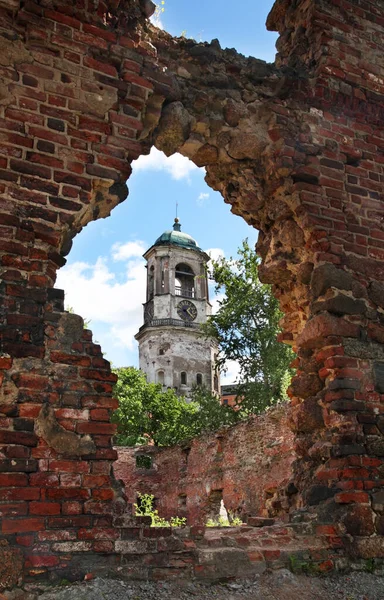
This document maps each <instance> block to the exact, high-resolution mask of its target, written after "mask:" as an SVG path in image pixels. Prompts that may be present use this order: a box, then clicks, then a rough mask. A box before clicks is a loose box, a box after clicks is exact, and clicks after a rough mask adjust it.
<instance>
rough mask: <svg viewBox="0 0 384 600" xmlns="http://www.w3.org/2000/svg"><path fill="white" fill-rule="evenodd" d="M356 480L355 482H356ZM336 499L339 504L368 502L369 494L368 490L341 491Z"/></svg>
mask: <svg viewBox="0 0 384 600" xmlns="http://www.w3.org/2000/svg"><path fill="white" fill-rule="evenodd" d="M355 483H356V482H354V484H355ZM335 501H336V502H338V503H339V504H350V503H351V502H358V503H359V504H368V503H369V495H368V494H367V493H366V492H361V491H351V492H340V493H339V494H336V496H335Z"/></svg>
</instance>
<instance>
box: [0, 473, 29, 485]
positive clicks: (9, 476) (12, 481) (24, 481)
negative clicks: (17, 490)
mask: <svg viewBox="0 0 384 600" xmlns="http://www.w3.org/2000/svg"><path fill="white" fill-rule="evenodd" d="M27 485H28V477H27V475H25V474H24V473H0V486H1V487H25V486H27Z"/></svg>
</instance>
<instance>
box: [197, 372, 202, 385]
mask: <svg viewBox="0 0 384 600" xmlns="http://www.w3.org/2000/svg"><path fill="white" fill-rule="evenodd" d="M196 385H203V376H202V374H201V373H197V375H196Z"/></svg>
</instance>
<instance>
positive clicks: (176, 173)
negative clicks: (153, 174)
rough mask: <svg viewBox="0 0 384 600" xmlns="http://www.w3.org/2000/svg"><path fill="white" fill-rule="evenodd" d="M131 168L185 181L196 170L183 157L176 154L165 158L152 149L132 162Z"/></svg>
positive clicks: (161, 153)
mask: <svg viewBox="0 0 384 600" xmlns="http://www.w3.org/2000/svg"><path fill="white" fill-rule="evenodd" d="M132 167H133V170H134V171H165V172H166V173H168V174H169V175H170V176H171V177H172V179H176V180H180V179H186V180H187V181H189V176H190V174H191V173H192V171H195V170H197V167H196V165H195V164H194V163H193V162H192V161H190V160H189V159H188V158H186V157H185V156H182V155H181V154H178V153H177V154H172V156H169V157H167V156H165V154H164V152H161V151H160V150H158V149H157V148H154V147H153V148H152V149H151V152H150V153H149V154H147V155H146V156H140V157H139V158H138V159H137V160H134V161H133V163H132Z"/></svg>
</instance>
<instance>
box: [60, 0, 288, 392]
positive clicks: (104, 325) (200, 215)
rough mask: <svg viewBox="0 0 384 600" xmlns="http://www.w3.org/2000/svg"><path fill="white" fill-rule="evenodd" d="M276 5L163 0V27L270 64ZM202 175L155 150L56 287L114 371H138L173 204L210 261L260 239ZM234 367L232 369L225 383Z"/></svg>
mask: <svg viewBox="0 0 384 600" xmlns="http://www.w3.org/2000/svg"><path fill="white" fill-rule="evenodd" d="M272 4H273V2H272V1H269V0H268V1H266V0H252V1H251V0H243V2H242V3H241V4H240V3H239V4H234V3H232V2H229V0H221V1H220V2H219V1H218V0H210V1H207V0H193V2H191V1H189V2H187V1H186V0H165V5H164V7H165V11H164V12H163V13H162V14H161V25H162V27H163V28H164V29H165V30H166V31H169V32H170V33H171V34H173V35H180V34H181V33H182V32H183V31H186V35H187V37H193V38H195V39H196V40H198V41H205V40H208V41H210V40H211V39H213V38H218V39H219V41H220V43H221V45H222V47H230V48H231V47H234V48H236V49H237V50H238V51H239V52H241V53H243V54H245V55H252V56H255V57H257V58H261V59H263V60H266V61H269V62H272V61H273V60H274V55H275V48H274V44H275V40H276V34H275V33H271V32H267V31H266V29H265V20H266V17H267V14H268V12H269V10H270V9H271V7H272ZM204 175H205V171H204V169H198V168H197V167H195V165H193V164H192V163H191V162H190V161H188V159H186V158H184V157H182V156H180V155H174V156H172V157H170V158H168V159H167V158H166V157H165V155H164V154H162V153H160V152H158V151H157V150H155V149H153V150H152V152H151V154H150V155H149V156H148V157H141V158H140V159H139V160H138V161H136V163H134V164H133V174H132V176H131V178H130V179H129V181H128V187H129V196H128V198H127V200H126V201H125V202H124V203H123V204H121V205H120V206H118V207H116V208H115V209H114V210H113V212H112V214H111V216H110V217H109V218H107V219H101V220H99V221H96V222H93V223H90V224H89V225H87V227H85V228H84V229H83V231H82V232H81V233H80V234H79V235H78V236H77V237H76V238H75V239H74V243H73V248H72V250H71V252H70V254H69V255H68V257H67V265H66V266H65V267H63V268H62V269H61V270H60V271H59V274H58V278H57V283H56V287H58V288H62V289H64V290H65V294H66V306H67V307H72V308H73V309H74V311H75V312H76V313H78V314H81V315H82V316H83V317H84V318H88V319H91V324H90V328H91V330H92V331H93V337H94V339H96V340H97V341H98V342H99V343H101V345H102V349H103V351H104V352H105V355H106V358H107V359H108V360H110V361H111V362H112V363H113V365H114V366H126V365H135V366H137V365H138V350H137V343H136V341H135V340H134V338H133V335H134V334H135V333H136V331H137V330H138V328H139V327H140V325H141V324H142V303H143V302H144V300H145V278H146V270H145V268H144V264H145V263H144V260H143V259H142V254H143V252H144V251H145V250H146V249H147V248H149V247H150V246H151V245H152V244H153V242H154V241H155V240H156V238H157V237H158V236H159V235H160V234H161V233H162V232H163V231H164V230H166V229H170V228H171V226H172V223H173V220H174V217H175V208H176V202H177V203H178V216H179V218H180V222H181V224H182V230H183V231H185V232H187V233H189V234H190V235H192V236H193V237H194V238H195V239H196V240H197V242H198V243H199V245H200V246H201V247H202V248H203V249H205V250H209V249H214V250H213V255H215V256H216V255H217V254H219V253H223V254H224V255H225V256H227V257H228V256H235V255H236V250H237V248H238V246H239V245H240V244H241V241H242V240H243V239H244V238H245V237H248V239H249V241H250V243H252V244H254V243H255V242H256V239H257V232H256V230H254V229H251V228H250V227H249V226H248V225H247V224H246V223H245V222H244V221H243V220H242V219H241V218H240V217H237V216H234V215H232V214H231V212H230V207H229V206H228V205H226V204H225V203H224V202H223V199H222V197H221V195H220V194H219V193H217V192H214V191H213V190H211V189H209V188H208V186H207V185H206V183H205V181H204ZM235 374H236V366H235V365H229V369H228V374H227V377H226V381H225V383H229V382H231V381H232V380H233V379H234V377H235Z"/></svg>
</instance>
